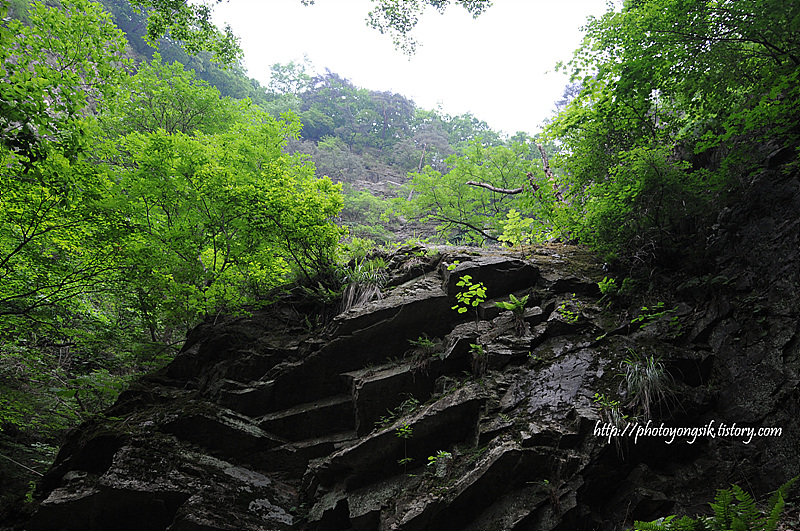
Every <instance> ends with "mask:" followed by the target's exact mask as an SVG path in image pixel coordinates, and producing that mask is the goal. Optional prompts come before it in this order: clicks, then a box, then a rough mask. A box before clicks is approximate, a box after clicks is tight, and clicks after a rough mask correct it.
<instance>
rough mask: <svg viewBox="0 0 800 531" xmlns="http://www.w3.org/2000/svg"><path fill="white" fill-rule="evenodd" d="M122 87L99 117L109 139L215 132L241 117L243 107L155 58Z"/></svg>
mask: <svg viewBox="0 0 800 531" xmlns="http://www.w3.org/2000/svg"><path fill="white" fill-rule="evenodd" d="M120 89H121V90H118V91H117V94H116V97H114V98H113V99H112V100H111V101H110V102H109V104H108V106H107V109H106V110H105V112H104V113H103V116H102V122H103V124H104V126H105V128H106V129H107V131H108V134H109V135H111V136H124V135H126V134H128V133H132V132H134V131H138V132H141V133H152V132H155V131H157V130H159V129H163V130H164V131H166V132H167V133H170V134H171V133H176V132H180V133H185V134H192V133H194V132H202V133H217V132H222V131H225V130H227V129H228V127H229V126H230V125H231V124H232V123H233V121H234V119H235V117H236V116H237V115H238V114H240V113H241V107H242V104H237V103H235V102H233V101H232V100H231V99H230V98H221V97H220V92H219V90H217V89H216V88H214V87H210V86H209V85H208V83H206V82H205V81H202V80H199V79H197V77H195V75H194V71H186V70H184V68H183V65H182V64H180V63H172V64H164V63H163V62H162V61H161V56H160V55H159V54H155V56H154V57H153V60H152V61H150V62H144V63H141V64H140V65H139V67H138V70H137V72H136V74H135V75H133V76H131V77H130V78H128V79H127V80H125V82H124V83H123V84H122V86H121V87H120Z"/></svg>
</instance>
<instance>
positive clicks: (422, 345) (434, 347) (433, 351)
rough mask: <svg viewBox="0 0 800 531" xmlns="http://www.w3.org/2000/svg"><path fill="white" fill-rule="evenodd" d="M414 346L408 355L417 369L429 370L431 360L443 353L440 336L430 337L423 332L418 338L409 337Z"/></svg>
mask: <svg viewBox="0 0 800 531" xmlns="http://www.w3.org/2000/svg"><path fill="white" fill-rule="evenodd" d="M408 342H409V343H410V344H411V346H412V347H414V348H412V349H411V350H409V351H408V352H406V355H410V356H411V360H412V361H411V362H412V365H413V368H414V369H415V370H421V371H427V370H428V366H429V365H430V364H431V360H432V359H433V358H434V357H439V356H440V355H442V354H443V351H442V340H441V339H439V338H434V339H430V338H429V337H428V334H422V335H421V336H419V337H418V338H417V339H409V340H408Z"/></svg>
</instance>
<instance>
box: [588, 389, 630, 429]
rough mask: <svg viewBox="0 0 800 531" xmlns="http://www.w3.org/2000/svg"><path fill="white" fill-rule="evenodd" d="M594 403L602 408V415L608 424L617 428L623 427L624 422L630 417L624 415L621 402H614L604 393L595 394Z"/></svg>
mask: <svg viewBox="0 0 800 531" xmlns="http://www.w3.org/2000/svg"><path fill="white" fill-rule="evenodd" d="M593 401H594V403H595V404H597V405H598V406H600V415H601V416H602V417H603V419H604V420H605V421H606V422H610V423H611V424H612V425H614V426H615V427H617V428H621V427H622V426H623V422H624V421H625V419H627V418H628V415H625V414H623V413H622V406H621V405H620V403H619V400H612V399H611V398H610V397H607V396H606V395H604V394H603V393H595V394H594V400H593Z"/></svg>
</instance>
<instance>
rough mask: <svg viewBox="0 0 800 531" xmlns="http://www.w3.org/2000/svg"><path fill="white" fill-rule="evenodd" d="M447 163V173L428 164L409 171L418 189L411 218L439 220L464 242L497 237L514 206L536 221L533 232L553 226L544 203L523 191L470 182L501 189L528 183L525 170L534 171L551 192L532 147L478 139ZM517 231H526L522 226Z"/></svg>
mask: <svg viewBox="0 0 800 531" xmlns="http://www.w3.org/2000/svg"><path fill="white" fill-rule="evenodd" d="M446 162H447V165H448V167H449V171H448V172H447V173H442V172H439V171H436V170H434V169H433V168H431V167H426V168H424V169H423V170H422V172H418V173H411V174H410V176H411V178H412V188H413V193H412V195H411V197H412V200H411V202H410V203H409V205H408V208H409V215H410V216H413V217H415V218H419V219H422V220H424V221H434V222H437V223H438V225H437V230H438V232H439V234H440V237H442V238H443V239H446V240H448V241H459V242H465V243H482V242H485V241H487V240H494V241H497V240H499V239H501V237H500V236H499V234H500V233H501V231H502V227H503V225H504V224H506V223H508V218H507V214H508V212H509V211H510V210H512V209H517V210H524V211H525V212H526V213H528V214H529V215H531V216H533V217H534V218H535V219H536V220H537V222H538V223H536V226H535V227H533V228H532V229H531V232H532V233H534V234H535V233H537V231H540V230H544V229H545V226H546V227H547V229H548V230H549V226H550V223H549V219H547V218H548V217H549V213H545V212H543V211H542V210H541V209H540V208H539V206H541V203H539V202H536V203H533V202H531V200H530V198H527V197H524V194H504V193H500V192H493V191H488V190H486V189H485V188H480V187H477V186H471V185H469V184H467V182H469V181H474V182H481V183H487V184H490V185H492V186H494V187H496V188H503V189H514V188H520V187H522V186H524V185H526V184H528V179H527V177H526V174H527V173H528V172H531V173H532V174H533V175H534V179H536V180H537V182H538V183H539V186H541V194H543V195H546V194H547V193H548V192H547V190H548V189H549V188H548V184H547V183H546V181H545V178H544V174H543V173H542V170H541V167H540V163H539V162H538V161H536V160H532V159H531V157H530V149H529V147H528V146H526V145H522V144H512V145H511V146H510V147H505V146H495V147H487V146H484V145H483V144H482V143H481V142H477V141H473V142H471V143H470V144H469V146H468V148H467V149H466V151H465V152H464V154H462V155H452V156H450V157H448V158H447V161H446ZM520 223H525V224H526V228H527V226H530V225H531V224H533V222H530V223H528V222H520ZM545 224H546V225H545ZM517 225H519V224H517ZM517 229H518V231H521V230H522V228H521V227H519V226H517Z"/></svg>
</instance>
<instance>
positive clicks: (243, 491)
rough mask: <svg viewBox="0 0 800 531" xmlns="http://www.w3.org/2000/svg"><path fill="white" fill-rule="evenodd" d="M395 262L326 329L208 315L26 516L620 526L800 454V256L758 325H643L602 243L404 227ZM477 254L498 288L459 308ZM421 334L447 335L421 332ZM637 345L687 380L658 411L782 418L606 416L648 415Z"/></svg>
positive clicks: (684, 311) (680, 313)
mask: <svg viewBox="0 0 800 531" xmlns="http://www.w3.org/2000/svg"><path fill="white" fill-rule="evenodd" d="M787 230H788V229H787ZM793 230H796V228H795V229H793ZM390 264H391V267H392V270H391V272H390V273H391V278H392V279H393V280H392V281H391V282H390V284H391V287H390V288H388V289H387V290H386V292H385V294H384V295H385V296H384V298H383V299H381V300H379V301H373V302H370V303H366V304H364V305H362V306H360V307H357V308H353V309H351V310H349V311H347V312H344V313H342V314H340V315H339V316H337V317H336V318H335V319H334V320H333V321H332V323H330V325H328V326H327V327H326V328H325V329H319V330H313V331H308V330H303V329H302V328H297V327H293V326H292V325H290V324H289V321H288V318H287V315H288V314H287V313H286V312H283V311H282V310H281V309H280V304H277V305H276V306H275V307H273V308H270V309H267V310H264V311H262V312H260V313H257V314H254V315H252V316H250V317H242V318H236V319H233V318H230V319H227V320H223V321H221V322H219V323H216V324H211V323H208V324H204V325H202V326H200V327H198V328H197V329H195V330H194V331H193V332H192V333H191V334H190V336H189V338H188V340H187V342H186V345H185V346H184V348H183V350H182V352H181V354H180V355H179V356H178V357H177V358H176V359H175V360H174V361H173V362H172V363H171V364H170V365H169V366H168V367H166V368H165V369H164V370H162V371H160V372H158V373H155V374H152V375H149V376H148V377H146V378H144V379H142V380H141V381H139V382H137V383H135V384H134V385H133V386H132V387H131V388H130V389H129V390H128V391H126V392H125V393H124V394H123V395H122V396H121V397H120V399H119V401H118V403H117V404H116V405H115V406H114V407H112V408H111V409H110V410H108V411H107V412H106V414H105V415H103V416H101V417H99V418H97V419H95V420H93V421H91V422H89V423H86V424H84V425H82V426H81V427H80V428H79V429H78V430H76V432H75V433H74V434H73V435H72V436H71V438H70V439H69V440H68V442H67V443H66V444H65V445H64V447H63V448H62V450H61V452H60V454H59V456H58V458H57V461H56V463H55V465H54V466H53V468H52V470H51V471H50V473H49V474H48V475H47V477H46V478H45V480H44V482H43V485H42V491H43V493H44V496H43V499H42V502H41V504H40V506H39V509H38V511H37V512H36V514H35V516H34V518H33V520H32V521H31V522H30V523H29V525H28V529H30V530H31V531H46V530H64V529H66V530H85V531H93V530H98V531H99V530H108V529H120V530H125V529H131V530H133V529H136V530H154V531H155V530H159V531H160V530H170V531H177V530H204V531H212V530H234V529H239V530H241V529H245V530H247V529H253V530H256V529H270V530H289V529H297V530H320V531H323V530H324V531H327V530H330V531H336V530H351V529H352V530H359V531H360V530H364V531H373V530H374V531H378V530H403V531H411V530H437V531H447V530H453V531H456V530H474V531H478V530H532V531H539V530H541V531H566V530H579V531H580V530H608V531H611V530H615V529H619V528H620V526H622V525H623V524H625V523H628V524H630V523H631V522H632V520H633V519H634V518H636V519H654V518H657V517H659V516H663V515H665V514H672V513H676V512H682V511H693V510H697V509H698V507H701V506H702V504H703V503H705V502H706V501H708V500H709V499H711V498H712V497H713V495H714V492H715V489H717V488H721V487H726V486H728V485H729V483H730V482H731V481H742V482H744V481H746V482H748V484H749V485H750V487H751V488H752V489H754V490H756V491H757V492H765V491H767V490H770V489H774V488H775V487H777V486H778V485H779V484H780V483H781V482H783V481H785V480H786V479H788V478H789V477H791V476H792V475H795V474H797V473H798V472H800V471H799V470H798V463H800V455H799V451H798V447H799V446H798V440H800V437H798V429H797V428H798V425H797V422H798V421H797V418H798V415H797V413H798V407H799V406H798V405H797V404H798V400H797V399H798V390H797V382H798V377H797V375H798V370H797V369H798V364H800V342H799V341H798V325H797V323H798V320H797V314H798V305H797V304H796V303H792V304H793V306H792V305H790V307H786V308H783V307H782V310H781V311H782V312H784V313H782V314H781V315H775V314H774V312H776V310H775V308H777V305H781V304H785V303H784V302H783V301H784V296H785V294H783V295H782V294H781V293H783V292H785V291H786V290H790V289H792V288H793V287H796V286H797V280H798V277H797V271H795V272H794V273H793V274H794V276H792V277H787V279H788V280H787V281H788V282H789V283H788V284H787V285H785V286H783V285H777V284H776V285H775V286H774V287H773V288H771V290H770V291H768V292H767V293H765V297H767V298H769V297H772V299H770V300H772V301H773V302H772V303H769V304H772V305H771V306H770V305H769V304H767V303H765V304H766V305H765V308H768V309H767V310H765V311H766V312H767V313H766V314H765V315H767V318H766V324H765V325H763V324H762V325H761V326H766V327H767V330H768V332H769V333H767V334H761V333H760V332H758V331H757V330H751V329H749V328H748V327H749V326H752V324H753V323H754V322H761V323H763V322H764V321H763V320H762V321H754V320H752V319H750V317H749V316H747V315H744V314H743V313H742V311H741V303H740V301H736V300H734V301H725V300H724V299H723V298H721V297H717V296H715V297H712V298H710V299H709V300H708V301H706V302H701V303H697V304H695V305H684V306H681V307H678V306H675V308H674V309H673V308H668V310H669V311H668V312H666V313H665V314H664V315H660V316H654V317H652V318H648V319H645V320H642V321H644V322H642V321H639V322H637V323H636V324H635V325H632V323H631V321H632V319H631V316H623V317H620V316H618V315H617V316H616V317H615V316H614V315H611V314H613V312H610V311H609V310H608V309H607V308H605V306H604V303H600V302H598V301H599V299H600V296H601V295H600V293H599V290H598V287H597V283H598V282H599V281H600V280H602V279H603V277H604V276H605V273H604V272H603V270H602V264H599V263H598V262H597V260H596V259H595V258H594V257H593V256H592V255H591V254H590V253H588V252H586V251H585V250H583V249H580V248H575V247H568V246H550V247H543V248H537V249H534V250H532V251H530V252H529V254H528V255H527V256H525V257H521V256H520V253H519V252H514V253H511V252H505V251H481V252H480V253H478V252H476V251H475V250H474V249H469V248H455V247H440V248H436V249H430V250H428V249H424V248H418V249H401V252H398V254H397V255H395V256H394V257H392V259H391V261H390ZM454 264H455V266H454V267H453V265H454ZM448 266H451V267H448ZM465 274H469V275H470V276H471V277H472V278H473V281H475V282H478V281H480V282H484V284H485V285H486V287H487V297H488V298H489V300H487V302H486V303H484V304H482V305H481V308H480V309H479V311H478V312H468V313H467V314H465V315H461V314H458V313H457V312H456V311H453V310H452V309H451V307H452V306H453V305H454V304H455V294H456V293H457V292H458V290H459V289H460V288H459V287H458V286H456V282H457V280H458V278H460V277H461V276H462V275H465ZM781 290H783V291H781ZM779 291H780V293H778V292H779ZM510 294H515V295H516V296H523V295H528V296H529V301H528V305H527V308H526V311H525V314H524V316H523V320H524V323H525V326H524V327H523V328H524V333H522V334H521V335H517V334H518V330H519V328H518V327H516V328H515V323H514V319H513V316H512V315H511V312H508V311H500V310H499V309H498V308H497V307H495V306H494V305H493V304H492V301H495V300H504V301H505V300H508V296H509V295H510ZM737 308H738V309H737ZM759 315H764V314H759ZM673 317H675V318H676V319H677V320H673ZM676 323H677V324H676ZM423 336H427V337H429V338H436V339H437V340H439V342H438V343H437V345H438V349H437V351H436V352H434V353H429V354H428V355H427V356H420V354H419V352H417V353H414V352H413V349H412V347H411V345H410V343H409V340H417V339H418V338H420V337H423ZM473 345H481V350H482V351H483V353H484V354H483V355H484V356H485V357H484V358H483V359H480V355H479V354H478V353H477V350H476V348H475V347H474V346H473ZM634 355H635V356H640V357H646V356H652V357H654V358H658V359H660V360H661V361H662V362H663V363H664V365H665V367H666V369H667V370H668V371H669V374H671V377H672V379H673V380H674V389H673V393H674V394H671V395H670V397H669V400H662V401H660V402H659V401H655V402H654V403H653V404H651V406H652V411H653V419H652V420H653V422H654V423H656V424H660V423H661V422H664V423H665V424H666V425H669V426H689V427H700V426H703V425H705V424H707V423H708V422H709V421H712V420H713V421H716V422H717V423H720V422H725V423H728V424H730V423H732V422H738V423H740V424H746V425H748V426H756V427H758V426H762V425H763V426H781V427H782V428H783V430H784V433H783V435H782V436H781V437H772V438H766V437H761V438H756V439H754V440H753V441H751V442H750V443H749V444H745V443H744V442H743V441H742V440H741V439H737V438H731V437H727V438H722V437H720V438H709V437H701V438H698V440H697V441H695V443H694V444H691V445H690V444H688V442H687V440H686V439H685V438H684V439H681V440H676V441H674V442H673V443H672V444H670V445H667V444H666V443H665V442H664V438H663V437H644V436H643V437H641V438H640V439H638V441H636V442H634V441H633V440H632V437H616V438H615V437H610V436H607V434H605V433H603V434H601V433H599V432H598V429H599V428H600V427H603V426H608V424H607V423H608V420H609V418H610V414H611V408H610V404H611V402H612V401H617V403H618V404H619V406H620V407H622V408H623V409H624V411H627V412H628V413H630V414H631V415H639V417H638V418H633V417H630V418H629V419H628V420H626V422H631V423H635V422H639V423H640V424H644V423H645V419H644V418H643V416H642V412H641V411H638V410H637V408H636V406H635V405H632V404H635V397H634V396H632V392H631V391H629V390H628V389H627V388H626V386H625V384H624V378H623V377H621V376H620V374H622V373H623V372H624V371H625V366H626V363H625V360H628V362H629V363H630V361H631V359H633V358H632V357H633V356H634ZM625 408H627V409H625Z"/></svg>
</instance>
